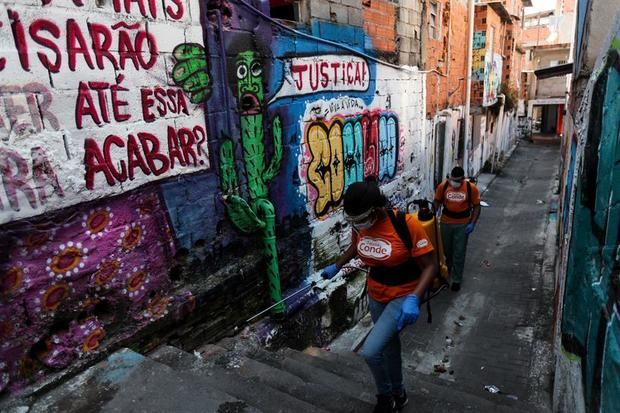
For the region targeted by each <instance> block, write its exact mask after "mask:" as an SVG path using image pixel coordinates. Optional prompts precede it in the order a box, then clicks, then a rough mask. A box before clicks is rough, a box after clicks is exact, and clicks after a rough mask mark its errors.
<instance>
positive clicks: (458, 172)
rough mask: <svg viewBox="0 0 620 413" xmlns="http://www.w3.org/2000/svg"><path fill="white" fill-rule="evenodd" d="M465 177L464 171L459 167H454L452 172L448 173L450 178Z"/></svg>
mask: <svg viewBox="0 0 620 413" xmlns="http://www.w3.org/2000/svg"><path fill="white" fill-rule="evenodd" d="M464 176H465V171H464V170H463V168H461V167H460V166H455V167H454V168H452V172H450V177H452V178H462V177H464Z"/></svg>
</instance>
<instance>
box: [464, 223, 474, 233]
mask: <svg viewBox="0 0 620 413" xmlns="http://www.w3.org/2000/svg"><path fill="white" fill-rule="evenodd" d="M475 226H476V224H474V223H473V222H471V223H469V224H467V227H465V234H467V235H469V234H471V233H472V232H474V227H475Z"/></svg>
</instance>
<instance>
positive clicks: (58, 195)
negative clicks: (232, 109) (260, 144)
mask: <svg viewBox="0 0 620 413" xmlns="http://www.w3.org/2000/svg"><path fill="white" fill-rule="evenodd" d="M87 9H89V6H87V5H84V4H83V3H81V2H78V3H76V4H73V5H71V6H69V7H62V8H59V7H55V4H52V3H50V4H47V5H45V6H44V7H43V10H45V12H44V13H42V14H37V13H32V12H31V9H29V8H28V7H26V6H20V5H12V4H8V5H7V8H6V9H3V12H2V13H0V26H1V27H3V29H2V30H1V31H0V44H3V45H7V47H9V45H10V48H9V49H8V50H7V52H6V54H5V55H6V56H7V57H8V59H7V60H6V63H5V65H3V68H2V69H1V72H0V73H2V78H3V79H12V80H11V81H12V82H15V83H14V84H11V83H7V82H3V85H2V88H1V92H0V93H2V96H3V100H4V107H5V111H6V114H4V113H3V114H2V115H0V131H2V133H3V134H4V135H6V138H5V139H3V143H2V147H1V148H0V151H1V156H0V162H1V163H2V170H3V171H4V177H5V178H4V179H3V184H2V190H0V224H1V223H5V222H10V221H13V220H16V219H20V218H24V217H29V216H34V215H38V214H41V213H45V212H49V211H53V210H56V209H60V208H64V207H67V206H71V205H75V204H78V203H81V202H86V201H90V200H94V199H97V198H101V197H105V196H110V195H116V194H120V193H123V192H126V191H128V190H130V189H134V188H137V187H138V186H140V185H143V184H145V183H148V182H152V181H155V180H160V179H164V178H167V177H170V176H176V175H181V174H186V173H194V172H197V171H200V170H205V169H208V168H209V167H210V164H209V154H208V148H207V145H206V141H207V134H206V128H205V121H204V112H203V111H202V109H200V108H199V107H197V106H196V105H195V103H201V101H202V100H203V99H204V98H205V97H206V96H207V92H206V91H203V92H202V94H201V95H197V94H196V93H195V92H193V91H192V92H191V93H194V94H193V95H191V99H189V100H188V96H187V95H186V92H184V90H182V89H180V88H178V87H176V86H170V85H171V84H174V83H173V82H170V81H169V80H168V78H169V70H168V69H167V65H168V64H169V63H170V62H171V61H172V59H173V57H172V54H173V47H172V46H171V44H170V43H171V42H174V39H178V40H179V41H178V43H182V42H184V41H185V39H186V34H187V33H186V31H185V28H186V27H188V26H189V25H190V22H191V15H190V11H191V10H190V7H189V4H184V3H183V2H181V1H180V0H166V1H164V2H162V3H161V4H155V3H149V7H145V6H144V5H143V4H142V3H140V5H139V7H138V6H137V5H136V6H135V7H133V8H132V7H131V4H130V3H123V4H121V2H112V3H108V4H106V5H105V7H100V8H98V9H97V13H96V14H95V15H94V16H93V17H88V19H87V15H88V13H87V11H88V10H87ZM196 12H197V10H196ZM136 19H141V20H136ZM147 22H149V23H148V30H147ZM9 28H10V30H9ZM192 33H194V36H195V41H196V45H195V47H199V43H201V42H202V36H201V35H199V34H200V33H198V32H195V31H194V32H192ZM164 35H165V39H166V41H164V40H163V37H162V36H164ZM184 52H185V51H184ZM177 57H179V56H177ZM191 62H192V60H191V59H190V58H189V57H188V61H187V63H186V64H185V66H184V67H183V68H177V69H176V70H177V72H178V71H180V70H183V69H185V71H186V73H188V75H189V72H191V73H195V72H196V71H197V70H201V69H202V68H198V67H190V63H191ZM201 73H203V76H206V73H205V72H204V70H202V71H201ZM177 77H178V76H177ZM43 79H47V82H48V84H43V83H41V82H42V80H43ZM183 87H184V89H186V90H187V89H188V84H187V82H186V83H185V84H184V85H183ZM3 112H4V111H3Z"/></svg>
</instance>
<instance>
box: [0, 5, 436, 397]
mask: <svg viewBox="0 0 620 413" xmlns="http://www.w3.org/2000/svg"><path fill="white" fill-rule="evenodd" d="M203 3H205V2H197V1H194V0H187V1H184V0H163V1H160V2H143V1H138V2H136V1H133V2H132V1H126V2H121V1H112V2H103V3H97V4H95V3H92V4H91V3H87V2H78V1H76V2H58V1H45V2H42V3H41V4H37V3H36V2H14V1H9V0H0V4H1V6H0V28H1V30H0V45H2V47H0V77H1V78H2V79H3V82H2V85H0V175H1V176H2V182H1V183H0V300H1V301H2V305H1V306H0V393H2V394H7V393H10V392H18V391H20V390H22V389H23V388H24V387H25V386H28V385H29V384H32V383H33V382H36V381H37V380H40V379H43V378H45V377H46V376H48V375H49V374H50V373H52V372H58V371H62V370H63V369H65V368H66V367H68V366H71V365H74V364H75V363H84V365H85V364H87V363H92V362H94V361H95V360H96V359H97V355H98V354H99V355H101V354H104V353H105V352H106V351H108V350H112V349H114V348H115V347H116V346H119V345H134V344H135V345H136V346H141V345H142V343H143V341H142V340H144V339H145V338H144V337H143V336H144V335H145V334H147V332H148V334H152V335H156V337H155V339H154V340H155V341H157V340H159V339H161V336H164V335H165V334H169V333H172V332H171V331H170V330H171V329H172V328H173V327H171V326H173V325H174V326H177V325H178V326H181V325H183V328H185V327H187V325H188V324H187V323H198V322H200V323H204V324H201V326H203V325H205V324H208V325H209V328H210V329H205V331H208V332H209V334H211V333H212V332H213V334H214V335H213V336H214V337H215V336H216V335H217V334H222V333H223V331H222V330H223V329H222V324H226V323H228V324H232V323H236V322H238V321H239V320H240V317H244V316H246V315H247V314H249V313H255V312H258V311H259V310H262V309H263V308H264V307H265V304H266V303H268V302H269V301H270V300H269V298H271V302H273V301H278V300H280V298H281V297H282V295H283V294H282V292H281V290H286V289H289V288H290V289H293V288H296V287H297V286H298V285H299V284H301V283H304V282H307V280H308V277H309V276H311V275H313V274H314V273H315V271H316V269H317V268H318V267H319V266H320V265H321V264H322V263H324V262H327V261H329V260H333V258H334V257H335V256H336V255H337V254H338V253H339V252H340V251H341V250H342V249H343V248H346V245H345V244H346V242H343V240H344V239H345V238H348V237H346V236H345V235H343V234H341V233H339V232H338V231H336V230H329V231H328V233H324V232H322V231H324V228H337V227H338V226H337V225H336V224H337V223H338V221H339V219H340V214H339V212H340V209H339V208H340V204H341V199H342V195H343V193H344V191H345V190H346V188H347V187H348V186H349V185H351V183H353V182H358V181H361V180H363V179H365V178H366V177H369V176H374V177H377V179H379V180H380V182H381V183H382V185H384V188H385V190H386V194H387V195H388V196H392V199H396V197H399V202H406V201H407V199H406V198H407V197H412V196H414V194H420V193H423V192H425V191H427V190H431V188H426V187H425V186H424V185H423V184H420V182H427V181H428V180H427V179H426V176H425V171H424V168H423V167H421V166H420V165H422V164H423V160H424V157H425V149H424V139H423V136H424V122H423V119H424V114H425V107H424V105H425V103H424V102H425V91H424V84H425V74H424V73H422V72H419V71H417V70H415V69H412V68H398V67H394V66H392V65H385V64H383V63H382V62H380V61H378V60H377V59H376V58H375V57H373V56H372V53H370V54H364V53H362V52H365V51H366V49H365V47H366V45H371V44H372V42H371V41H370V39H369V38H367V37H366V34H365V32H364V30H363V29H362V28H359V27H358V28H354V27H352V26H343V25H339V24H336V23H333V22H327V21H326V22H319V21H316V22H313V30H315V29H316V30H319V31H320V33H321V35H322V37H324V38H326V39H331V41H329V42H325V41H324V40H322V39H320V38H313V37H312V36H310V35H300V33H299V32H296V31H288V30H286V29H283V28H282V27H276V26H274V25H273V23H272V22H271V21H269V20H268V19H265V18H264V17H263V16H261V15H260V14H256V13H255V12H254V11H252V10H251V9H248V8H247V7H240V6H239V5H238V4H237V3H236V2H235V1H234V0H233V1H230V2H225V7H223V8H222V9H221V10H220V9H212V8H211V7H212V5H211V4H210V3H209V2H206V3H205V4H203ZM302 30H305V29H302ZM345 37H346V38H349V39H357V40H359V41H356V42H355V44H357V45H359V51H356V50H357V49H354V48H352V47H347V48H342V47H340V46H338V44H337V43H336V42H337V41H339V40H340V39H342V38H345ZM4 79H9V81H8V82H5V81H4ZM403 187H406V188H407V195H406V196H405V195H402V194H398V195H396V196H395V195H394V194H393V193H390V191H392V192H394V191H396V190H397V188H403ZM214 274H215V276H214ZM265 279H267V281H268V282H267V283H264V280H265ZM267 293H268V294H267ZM233 294H234V298H237V297H239V296H240V295H239V294H242V295H243V297H245V298H244V302H243V305H242V306H239V307H235V311H230V310H231V308H232V307H231V302H232V300H231V299H230V296H232V295H233ZM223 307H225V308H223ZM288 311H290V309H287V308H286V307H285V306H284V305H280V306H277V307H275V309H274V312H275V313H276V314H279V315H283V314H287V312H288ZM222 314H225V316H224V317H225V318H226V319H225V320H222V318H221V317H222ZM197 320H199V321H197ZM209 337H211V336H209ZM80 365H82V364H80Z"/></svg>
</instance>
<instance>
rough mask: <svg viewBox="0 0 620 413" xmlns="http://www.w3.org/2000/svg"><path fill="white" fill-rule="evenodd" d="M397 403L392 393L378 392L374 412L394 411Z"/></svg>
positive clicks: (385, 412) (389, 412)
mask: <svg viewBox="0 0 620 413" xmlns="http://www.w3.org/2000/svg"><path fill="white" fill-rule="evenodd" d="M395 407H396V404H395V402H394V397H392V395H391V394H389V395H388V394H377V404H376V405H375V409H374V410H373V411H372V413H394V412H395V411H396V410H395Z"/></svg>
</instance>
